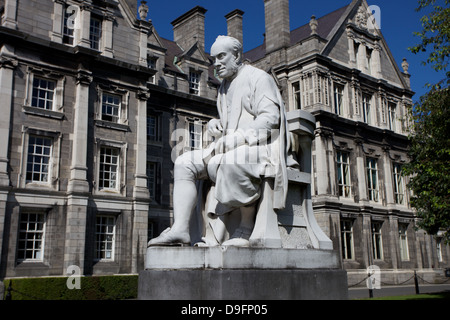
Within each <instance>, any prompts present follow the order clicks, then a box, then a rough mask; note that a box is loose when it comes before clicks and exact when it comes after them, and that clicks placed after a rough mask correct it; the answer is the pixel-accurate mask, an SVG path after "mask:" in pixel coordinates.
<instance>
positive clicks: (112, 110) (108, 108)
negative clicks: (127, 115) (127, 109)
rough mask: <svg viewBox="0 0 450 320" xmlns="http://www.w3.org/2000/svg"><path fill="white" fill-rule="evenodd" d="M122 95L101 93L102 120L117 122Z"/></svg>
mask: <svg viewBox="0 0 450 320" xmlns="http://www.w3.org/2000/svg"><path fill="white" fill-rule="evenodd" d="M121 100H122V97H121V96H119V95H115V94H109V93H103V94H102V120H106V121H111V122H116V123H118V122H119V119H120V107H121Z"/></svg>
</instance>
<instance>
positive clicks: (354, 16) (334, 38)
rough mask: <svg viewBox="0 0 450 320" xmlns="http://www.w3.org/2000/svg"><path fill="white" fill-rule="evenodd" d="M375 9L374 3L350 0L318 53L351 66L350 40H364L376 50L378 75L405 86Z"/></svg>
mask: <svg viewBox="0 0 450 320" xmlns="http://www.w3.org/2000/svg"><path fill="white" fill-rule="evenodd" d="M372 9H374V11H372ZM377 10H378V9H377V7H375V6H369V5H368V4H367V1H366V0H359V1H353V3H352V4H351V5H350V6H349V8H348V9H347V10H346V11H345V12H344V13H343V15H342V17H341V18H340V19H339V22H338V24H337V25H336V26H335V28H334V29H333V31H332V32H331V33H330V35H329V36H328V39H327V40H328V43H327V44H326V46H325V47H324V48H323V50H322V52H321V53H322V54H323V55H325V56H327V57H329V58H331V59H332V60H336V61H339V63H341V64H344V65H347V66H348V67H350V68H352V67H353V66H352V65H351V63H350V53H351V48H350V43H351V41H352V40H353V41H355V42H356V43H358V44H364V45H365V46H366V47H367V50H379V53H380V68H381V77H382V79H384V80H387V81H388V82H390V83H393V84H396V85H398V86H401V87H404V88H407V84H406V83H405V80H404V77H403V76H402V74H401V71H400V68H399V66H398V64H397V62H396V61H395V59H394V57H393V55H392V53H391V51H390V49H389V46H388V44H387V42H386V40H385V38H384V36H383V34H382V33H381V29H380V26H379V25H378V24H379V23H380V20H379V18H378V16H377ZM372 12H373V14H372ZM377 19H378V20H377ZM350 39H351V40H350Z"/></svg>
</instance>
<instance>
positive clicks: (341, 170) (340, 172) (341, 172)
mask: <svg viewBox="0 0 450 320" xmlns="http://www.w3.org/2000/svg"><path fill="white" fill-rule="evenodd" d="M344 155H346V156H347V162H344V161H343V156H344ZM336 166H337V169H336V174H337V186H338V190H337V192H338V196H339V197H344V198H351V196H352V183H351V174H350V153H349V152H346V151H341V150H338V151H336ZM345 166H346V167H347V173H346V174H345ZM339 176H341V177H342V178H343V179H342V180H343V181H342V183H340V179H339ZM345 180H347V181H345ZM346 182H347V183H346ZM345 189H348V191H345ZM341 191H342V192H341Z"/></svg>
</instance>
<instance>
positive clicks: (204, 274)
mask: <svg viewBox="0 0 450 320" xmlns="http://www.w3.org/2000/svg"><path fill="white" fill-rule="evenodd" d="M138 298H139V299H140V300H298V299H307V300H312V299H324V300H326V299H328V300H331V299H333V300H334V299H347V298H348V291H347V273H346V271H344V270H342V269H341V268H340V265H339V257H338V255H337V252H335V251H331V250H314V249H310V250H298V249H281V248H280V249H269V248H235V247H223V246H220V247H209V248H196V247H187V248H182V247H154V248H149V249H148V250H147V259H146V270H144V271H142V272H141V273H140V274H139V289H138Z"/></svg>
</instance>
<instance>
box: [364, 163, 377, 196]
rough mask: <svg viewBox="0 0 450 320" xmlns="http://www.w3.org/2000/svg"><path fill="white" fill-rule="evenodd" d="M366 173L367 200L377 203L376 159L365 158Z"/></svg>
mask: <svg viewBox="0 0 450 320" xmlns="http://www.w3.org/2000/svg"><path fill="white" fill-rule="evenodd" d="M366 172H367V191H368V195H369V200H372V201H377V202H378V199H379V191H378V164H377V159H374V158H367V160H366Z"/></svg>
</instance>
